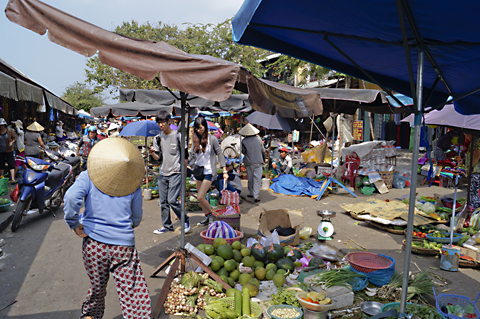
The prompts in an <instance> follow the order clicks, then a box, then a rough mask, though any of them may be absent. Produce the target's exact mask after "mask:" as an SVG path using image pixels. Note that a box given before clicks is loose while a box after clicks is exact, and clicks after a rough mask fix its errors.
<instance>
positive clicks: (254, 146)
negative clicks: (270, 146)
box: [238, 123, 266, 202]
mask: <svg viewBox="0 0 480 319" xmlns="http://www.w3.org/2000/svg"><path fill="white" fill-rule="evenodd" d="M259 132H260V131H259V130H258V129H256V128H255V127H254V126H253V125H252V124H250V123H248V124H247V125H245V126H244V127H243V128H242V129H241V130H240V132H238V133H239V134H240V135H243V136H245V138H244V139H243V140H242V153H243V154H244V155H245V157H244V158H243V163H244V164H245V167H246V169H247V177H248V195H247V196H248V197H253V200H254V201H255V202H259V201H260V198H259V196H260V185H261V183H262V173H263V167H262V165H263V163H264V161H265V159H266V153H265V148H264V147H263V143H262V140H261V139H260V137H259V136H258V135H257V134H258V133H259Z"/></svg>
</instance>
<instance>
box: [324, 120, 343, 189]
mask: <svg viewBox="0 0 480 319" xmlns="http://www.w3.org/2000/svg"><path fill="white" fill-rule="evenodd" d="M337 116H338V115H337ZM336 122H337V117H336V116H335V114H334V115H333V127H332V159H331V161H330V177H333V155H334V154H335V123H336ZM327 142H328V141H327ZM327 147H328V144H327ZM338 163H340V160H339V161H338ZM332 187H333V185H332Z"/></svg>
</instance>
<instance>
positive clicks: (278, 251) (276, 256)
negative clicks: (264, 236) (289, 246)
mask: <svg viewBox="0 0 480 319" xmlns="http://www.w3.org/2000/svg"><path fill="white" fill-rule="evenodd" d="M283 257H284V252H283V247H282V246H281V245H278V244H271V245H270V247H268V258H270V259H271V260H273V261H274V262H275V261H277V260H280V259H282V258H283Z"/></svg>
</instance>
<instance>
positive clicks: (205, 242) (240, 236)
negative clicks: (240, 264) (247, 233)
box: [200, 229, 243, 245]
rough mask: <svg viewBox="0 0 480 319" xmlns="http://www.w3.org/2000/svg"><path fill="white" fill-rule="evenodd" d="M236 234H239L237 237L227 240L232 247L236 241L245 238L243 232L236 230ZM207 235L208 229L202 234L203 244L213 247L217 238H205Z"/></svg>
mask: <svg viewBox="0 0 480 319" xmlns="http://www.w3.org/2000/svg"><path fill="white" fill-rule="evenodd" d="M235 232H236V233H237V237H233V238H225V240H226V241H227V243H228V244H229V245H231V244H232V243H233V242H235V241H240V239H241V238H242V237H243V233H242V232H241V231H238V230H235ZM206 233H207V230H206V229H205V230H204V231H202V232H201V233H200V237H202V239H203V243H204V244H205V245H207V244H210V245H213V241H214V240H215V238H210V237H207V236H205V234H206Z"/></svg>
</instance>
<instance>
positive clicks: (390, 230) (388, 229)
mask: <svg viewBox="0 0 480 319" xmlns="http://www.w3.org/2000/svg"><path fill="white" fill-rule="evenodd" d="M385 229H386V230H387V231H388V232H389V233H392V234H395V235H403V234H404V233H403V232H404V231H405V230H403V229H402V230H398V229H392V228H388V226H387V227H385Z"/></svg>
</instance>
